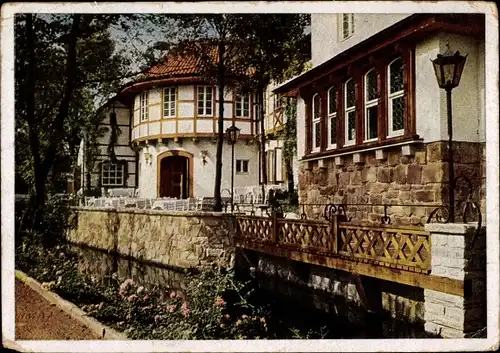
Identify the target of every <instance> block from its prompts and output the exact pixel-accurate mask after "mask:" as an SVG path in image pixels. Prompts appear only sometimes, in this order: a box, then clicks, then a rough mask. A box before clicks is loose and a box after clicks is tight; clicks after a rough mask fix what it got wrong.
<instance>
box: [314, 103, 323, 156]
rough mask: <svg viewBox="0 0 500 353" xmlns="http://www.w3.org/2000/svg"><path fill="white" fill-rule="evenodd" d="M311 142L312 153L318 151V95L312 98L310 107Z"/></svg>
mask: <svg viewBox="0 0 500 353" xmlns="http://www.w3.org/2000/svg"><path fill="white" fill-rule="evenodd" d="M312 113H313V116H312V123H313V130H312V132H313V133H312V140H313V148H312V149H313V151H318V150H319V147H320V145H321V97H320V96H319V94H317V93H316V94H315V95H314V96H313V106H312Z"/></svg>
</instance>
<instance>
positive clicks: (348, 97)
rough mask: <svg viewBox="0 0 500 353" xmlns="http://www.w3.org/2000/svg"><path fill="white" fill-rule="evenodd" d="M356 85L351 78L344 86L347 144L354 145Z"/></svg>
mask: <svg viewBox="0 0 500 353" xmlns="http://www.w3.org/2000/svg"><path fill="white" fill-rule="evenodd" d="M355 87H356V86H355V84H354V80H353V79H352V78H351V79H349V80H348V81H347V82H346V83H345V84H344V97H345V100H344V107H345V108H344V120H345V144H346V145H352V144H354V142H355V141H356V96H355Z"/></svg>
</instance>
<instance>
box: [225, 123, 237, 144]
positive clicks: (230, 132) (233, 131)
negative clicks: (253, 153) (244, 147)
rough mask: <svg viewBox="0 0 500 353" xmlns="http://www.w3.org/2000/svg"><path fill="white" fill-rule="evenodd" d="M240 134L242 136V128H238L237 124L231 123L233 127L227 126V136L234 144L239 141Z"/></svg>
mask: <svg viewBox="0 0 500 353" xmlns="http://www.w3.org/2000/svg"><path fill="white" fill-rule="evenodd" d="M239 136H240V129H238V128H237V127H236V126H234V125H231V127H228V128H227V130H226V138H227V142H228V143H229V144H231V145H234V144H235V143H236V141H238V138H239Z"/></svg>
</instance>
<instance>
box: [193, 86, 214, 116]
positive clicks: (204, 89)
mask: <svg viewBox="0 0 500 353" xmlns="http://www.w3.org/2000/svg"><path fill="white" fill-rule="evenodd" d="M200 92H203V93H202V99H201V100H200ZM208 92H210V95H211V99H210V100H208V99H207V96H208V94H207V93H208ZM200 101H201V102H203V106H202V110H201V113H200ZM207 102H210V104H207ZM213 105H214V90H213V87H212V86H208V85H203V86H198V87H197V95H196V112H197V115H198V116H207V117H213V116H214V107H213ZM208 108H210V113H207V110H208Z"/></svg>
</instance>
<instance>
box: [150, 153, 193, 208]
mask: <svg viewBox="0 0 500 353" xmlns="http://www.w3.org/2000/svg"><path fill="white" fill-rule="evenodd" d="M192 170H193V168H192V156H191V155H190V154H189V153H186V152H176V151H169V152H164V153H162V154H161V155H159V156H158V196H159V197H175V198H177V199H186V198H189V197H191V196H192Z"/></svg>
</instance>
